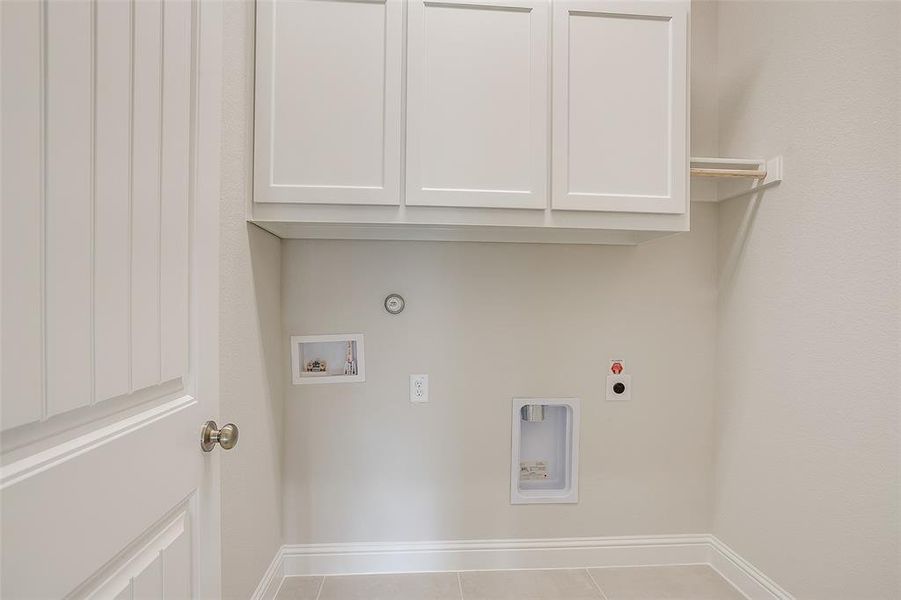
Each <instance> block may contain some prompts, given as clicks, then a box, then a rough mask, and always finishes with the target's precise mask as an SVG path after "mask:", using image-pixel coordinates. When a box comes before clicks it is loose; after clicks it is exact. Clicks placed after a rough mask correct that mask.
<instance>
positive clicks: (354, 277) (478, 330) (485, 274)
mask: <svg viewBox="0 0 901 600" xmlns="http://www.w3.org/2000/svg"><path fill="white" fill-rule="evenodd" d="M693 210H694V214H693V226H692V232H691V233H690V234H686V235H680V236H675V237H671V238H667V239H664V240H659V241H656V242H651V243H647V244H644V245H641V246H637V247H612V246H607V247H605V246H556V245H523V244H465V243H464V244H460V243H422V242H335V241H286V242H284V246H283V252H284V256H283V272H282V282H283V290H284V291H283V296H282V307H283V321H284V337H283V343H284V344H285V349H286V350H287V337H288V336H289V335H291V334H295V335H296V334H313V333H363V334H364V335H365V350H366V383H365V384H339V385H306V386H294V385H291V384H290V381H289V380H288V379H286V381H287V382H288V383H287V386H286V400H285V423H286V427H290V428H291V431H292V435H290V436H287V439H286V446H285V448H286V453H285V466H284V477H285V480H284V485H285V517H284V523H285V542H286V543H305V542H350V541H400V540H449V539H472V538H475V539H490V538H528V537H571V536H600V535H628V534H664V533H697V532H704V531H708V530H709V529H710V526H711V523H710V514H711V507H710V496H711V494H710V492H711V487H710V486H711V481H712V479H711V476H712V452H713V449H712V442H713V377H714V372H713V363H714V348H713V341H714V336H715V332H714V327H715V314H714V310H715V302H716V291H715V261H714V246H715V241H716V237H715V232H716V208H715V207H714V206H711V205H700V206H695V207H693ZM392 291H396V292H399V293H401V294H402V295H403V296H404V297H405V298H406V301H407V308H406V310H405V311H404V312H403V313H402V314H401V315H399V316H391V315H389V314H387V313H386V312H385V310H384V308H383V307H382V301H383V299H384V297H385V295H386V294H388V293H389V292H392ZM614 357H622V358H625V359H626V361H627V366H628V370H629V371H630V372H631V373H632V376H633V399H632V402H629V403H607V402H605V401H604V399H603V390H604V381H605V380H604V377H605V372H606V370H607V366H608V365H609V363H608V360H609V359H610V358H614ZM411 373H428V374H429V377H430V382H429V383H430V391H429V393H430V397H431V402H430V403H429V404H427V405H411V404H410V402H409V379H408V376H409V374H411ZM286 377H287V375H286ZM515 396H550V397H554V396H576V397H579V398H581V399H582V444H581V490H580V500H581V501H580V503H579V504H577V505H546V506H536V505H532V506H511V505H510V497H509V496H510V484H509V482H510V410H511V408H510V407H511V399H512V398H513V397H515Z"/></svg>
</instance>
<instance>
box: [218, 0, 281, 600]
mask: <svg viewBox="0 0 901 600" xmlns="http://www.w3.org/2000/svg"><path fill="white" fill-rule="evenodd" d="M252 14H253V13H252V5H251V4H249V3H238V2H226V3H225V24H224V27H225V37H224V40H225V71H224V79H223V86H224V90H223V93H224V104H223V123H224V129H223V154H222V169H223V182H222V205H221V213H220V218H221V232H220V233H221V248H220V252H221V263H220V280H221V286H220V287H221V289H220V294H221V296H220V310H221V313H220V318H221V322H220V323H221V325H220V334H219V335H220V391H221V393H220V402H221V406H220V416H221V421H222V422H229V421H232V422H234V423H237V424H238V426H239V427H240V431H241V436H240V443H239V444H238V445H237V447H235V448H234V449H233V450H230V451H229V452H227V453H223V454H222V456H221V465H222V540H223V544H222V590H223V597H225V598H234V599H238V598H240V599H242V600H244V599H246V598H248V597H249V596H250V594H251V593H252V592H253V590H254V588H255V587H256V585H257V583H258V582H259V581H260V578H261V577H262V575H263V572H264V571H265V570H266V568H267V567H268V566H269V563H270V561H271V560H272V558H273V556H275V553H276V551H277V550H278V548H279V546H280V545H281V512H282V489H281V457H282V448H281V439H282V404H283V386H282V370H283V369H284V367H285V365H284V361H283V360H282V356H281V345H280V339H281V321H280V319H281V305H280V303H281V298H280V295H279V294H280V281H279V277H280V268H281V265H280V263H281V242H280V241H279V239H278V238H276V237H275V236H273V235H271V234H269V233H267V232H265V231H263V230H262V229H259V228H257V227H256V226H255V225H250V224H248V223H247V222H246V221H245V217H244V214H245V213H244V207H245V202H246V196H247V193H248V182H249V175H248V173H249V169H250V160H249V156H250V154H249V152H248V143H249V140H250V137H249V136H250V135H251V131H250V127H249V121H248V118H247V115H248V114H249V113H248V111H249V107H250V103H249V98H250V97H251V96H250V89H251V88H250V86H251V84H252V80H251V79H250V78H249V76H248V74H249V72H250V70H249V69H250V63H249V62H248V61H249V60H250V56H251V53H250V48H251V46H250V43H251V42H250V40H251V39H252V38H251V37H250V35H249V33H250V32H252V29H251V23H252V20H251V19H252ZM220 424H221V423H220Z"/></svg>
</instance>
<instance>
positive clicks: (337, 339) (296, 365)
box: [291, 333, 366, 385]
mask: <svg viewBox="0 0 901 600" xmlns="http://www.w3.org/2000/svg"><path fill="white" fill-rule="evenodd" d="M291 375H292V381H293V382H294V384H295V385H302V384H311V383H360V382H363V381H366V363H365V357H364V354H363V334H362V333H344V334H334V335H292V336H291Z"/></svg>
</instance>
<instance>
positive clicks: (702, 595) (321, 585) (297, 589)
mask: <svg viewBox="0 0 901 600" xmlns="http://www.w3.org/2000/svg"><path fill="white" fill-rule="evenodd" d="M277 600H745V597H744V596H743V595H742V594H741V593H739V592H738V590H736V589H735V588H733V587H732V586H731V585H730V584H729V583H728V582H727V581H726V580H725V579H723V578H722V577H720V576H719V574H718V573H717V572H716V571H714V570H713V569H711V568H710V567H708V566H706V565H686V566H677V567H623V568H620V567H615V568H604V569H561V570H548V571H464V572H462V573H403V574H398V575H340V576H338V575H336V576H328V577H288V578H286V579H285V581H284V582H283V583H282V587H281V589H280V590H279V592H278V596H277Z"/></svg>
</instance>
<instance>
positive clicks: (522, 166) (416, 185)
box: [406, 0, 548, 208]
mask: <svg viewBox="0 0 901 600" xmlns="http://www.w3.org/2000/svg"><path fill="white" fill-rule="evenodd" d="M408 6H409V13H410V14H409V23H408V51H407V57H408V58H407V64H408V74H407V195H406V203H407V204H409V205H429V206H476V207H492V208H545V207H546V206H547V189H546V188H547V128H548V127H547V119H548V93H547V89H548V88H547V86H548V73H547V53H548V47H547V40H548V37H547V35H548V10H547V3H546V2H540V1H536V2H530V1H520V2H504V1H493V0H486V1H484V2H460V1H453V2H429V1H425V2H424V1H422V0H417V1H414V2H411V3H410V4H409V5H408Z"/></svg>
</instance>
